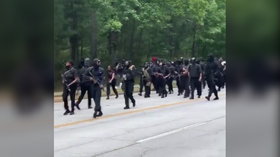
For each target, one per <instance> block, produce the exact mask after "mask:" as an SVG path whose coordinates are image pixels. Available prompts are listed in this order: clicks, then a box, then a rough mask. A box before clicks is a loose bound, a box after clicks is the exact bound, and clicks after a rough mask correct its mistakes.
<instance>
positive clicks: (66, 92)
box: [62, 84, 77, 112]
mask: <svg viewBox="0 0 280 157" xmlns="http://www.w3.org/2000/svg"><path fill="white" fill-rule="evenodd" d="M76 90H77V84H73V85H71V86H70V91H69V90H68V89H67V88H66V85H64V88H63V94H62V99H63V102H64V108H65V110H66V111H69V106H68V95H70V100H71V112H74V110H75V108H74V107H75V94H76Z"/></svg>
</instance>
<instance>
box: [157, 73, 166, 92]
mask: <svg viewBox="0 0 280 157" xmlns="http://www.w3.org/2000/svg"><path fill="white" fill-rule="evenodd" d="M157 82H158V85H159V94H160V95H161V97H164V96H166V95H167V91H166V88H165V86H166V80H164V78H162V77H160V78H158V81H157Z"/></svg>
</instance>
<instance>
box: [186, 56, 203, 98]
mask: <svg viewBox="0 0 280 157" xmlns="http://www.w3.org/2000/svg"><path fill="white" fill-rule="evenodd" d="M188 72H189V77H190V85H191V97H190V99H194V90H195V89H197V95H198V98H200V96H201V80H202V70H201V67H200V65H199V64H196V60H195V58H192V60H191V64H190V65H189V66H188Z"/></svg>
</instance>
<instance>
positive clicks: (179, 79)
mask: <svg viewBox="0 0 280 157" xmlns="http://www.w3.org/2000/svg"><path fill="white" fill-rule="evenodd" d="M176 85H177V88H178V94H182V93H183V88H182V84H181V78H180V77H177V78H176Z"/></svg>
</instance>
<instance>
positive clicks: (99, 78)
mask: <svg viewBox="0 0 280 157" xmlns="http://www.w3.org/2000/svg"><path fill="white" fill-rule="evenodd" d="M100 64H101V62H100V60H99V59H98V58H95V59H94V60H93V66H92V67H89V68H88V69H87V70H86V71H85V73H84V75H83V77H84V79H85V80H87V81H88V82H90V83H91V89H92V90H91V92H92V95H91V97H92V98H93V100H94V102H95V108H94V114H93V118H96V117H100V116H102V115H103V113H102V111H101V104H100V100H101V89H103V75H104V69H103V68H101V67H100Z"/></svg>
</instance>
